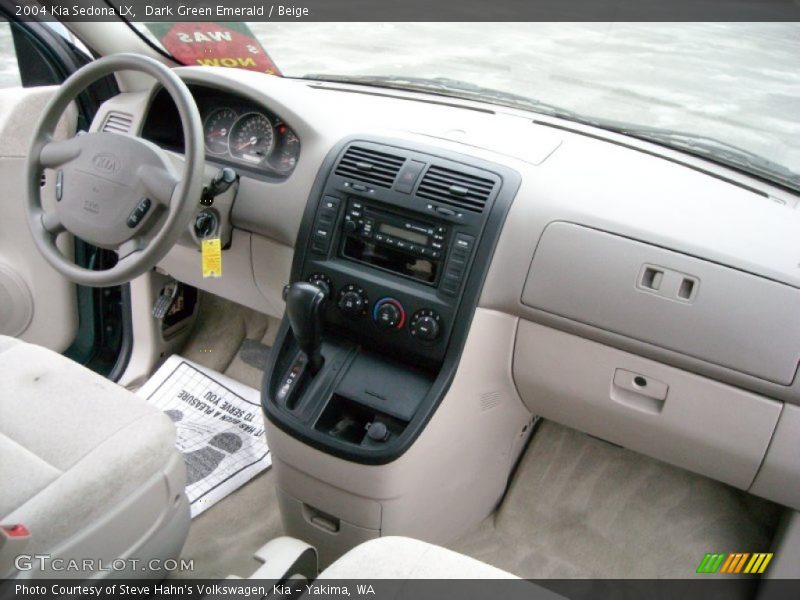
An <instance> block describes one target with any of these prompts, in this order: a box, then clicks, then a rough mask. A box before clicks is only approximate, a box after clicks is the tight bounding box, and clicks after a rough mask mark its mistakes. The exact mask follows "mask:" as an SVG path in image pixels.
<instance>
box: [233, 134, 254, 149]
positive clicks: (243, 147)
mask: <svg viewBox="0 0 800 600" xmlns="http://www.w3.org/2000/svg"><path fill="white" fill-rule="evenodd" d="M257 142H258V138H257V137H256V136H253V137H251V138H250V139H249V140H247V141H246V142H245V143H244V144H242V145H240V146H237V147H236V149H237V150H244V149H245V148H247V147H248V146H255V144H256V143H257Z"/></svg>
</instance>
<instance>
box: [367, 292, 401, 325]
mask: <svg viewBox="0 0 800 600" xmlns="http://www.w3.org/2000/svg"><path fill="white" fill-rule="evenodd" d="M372 319H373V320H374V321H375V322H376V323H377V324H378V327H381V328H382V329H402V328H403V326H404V325H405V324H406V311H405V309H404V308H403V305H402V304H400V301H399V300H395V299H394V298H381V299H380V300H378V301H377V302H376V303H375V308H373V309H372Z"/></svg>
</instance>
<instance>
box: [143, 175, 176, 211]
mask: <svg viewBox="0 0 800 600" xmlns="http://www.w3.org/2000/svg"><path fill="white" fill-rule="evenodd" d="M136 174H137V177H138V178H139V181H141V183H142V185H143V186H144V189H145V190H146V191H147V194H148V196H149V197H150V198H151V199H152V200H155V201H156V202H158V203H159V204H161V205H162V206H164V207H167V208H168V207H169V205H170V203H171V202H172V196H173V195H174V193H175V187H176V186H177V185H178V178H177V177H175V176H174V175H172V173H170V172H168V171H167V170H166V169H163V168H161V167H153V166H150V165H143V166H142V167H140V168H139V169H138V171H137V173H136Z"/></svg>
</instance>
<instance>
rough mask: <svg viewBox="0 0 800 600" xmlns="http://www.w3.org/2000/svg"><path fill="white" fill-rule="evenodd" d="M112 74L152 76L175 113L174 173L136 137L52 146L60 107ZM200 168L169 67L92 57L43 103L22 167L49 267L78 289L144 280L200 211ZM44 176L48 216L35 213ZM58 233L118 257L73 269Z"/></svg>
mask: <svg viewBox="0 0 800 600" xmlns="http://www.w3.org/2000/svg"><path fill="white" fill-rule="evenodd" d="M117 71H139V72H142V73H146V74H148V75H150V76H152V77H154V78H155V79H156V80H157V81H158V82H159V83H160V84H161V85H162V86H163V87H164V89H165V90H166V91H167V92H168V93H169V95H170V96H171V97H172V99H173V101H174V102H175V104H176V106H177V107H178V113H179V114H180V118H181V124H182V125H183V136H184V147H185V161H184V165H183V172H182V173H177V170H176V168H175V166H174V165H173V163H172V162H171V161H170V159H169V156H168V155H167V153H166V152H165V151H163V150H162V149H161V148H159V147H158V146H156V145H155V144H153V143H151V142H148V141H146V140H144V139H142V138H139V137H135V136H133V135H124V134H118V133H106V132H94V133H80V134H78V135H76V136H75V137H72V138H70V139H68V140H65V141H54V140H53V133H54V131H55V129H56V126H57V125H58V122H59V120H60V119H61V115H62V114H63V112H64V110H65V109H66V108H67V106H68V105H69V104H70V103H71V102H72V101H73V100H74V99H75V97H76V96H77V95H78V94H79V93H80V92H82V91H83V90H84V89H86V87H88V86H89V85H91V84H92V83H94V82H95V81H97V80H98V79H100V78H102V77H106V76H108V75H111V74H113V73H116V72H117ZM204 164H205V146H204V142H203V125H202V122H201V120H200V113H199V112H198V110H197V105H196V104H195V101H194V98H193V97H192V94H191V92H189V88H187V87H186V84H185V83H183V81H181V79H180V78H179V77H178V76H177V75H176V74H175V73H173V72H172V71H171V70H170V69H169V68H168V67H166V66H164V65H162V64H161V63H159V62H157V61H155V60H153V59H152V58H148V57H146V56H140V55H137V54H116V55H111V56H107V57H104V58H100V59H98V60H96V61H93V62H91V63H89V64H87V65H86V66H84V67H82V68H81V69H79V70H78V71H76V72H75V73H74V74H72V75H71V76H70V77H69V78H68V79H67V80H66V81H64V83H63V84H62V85H61V87H60V88H59V89H58V91H57V92H56V94H55V96H54V97H53V98H52V100H50V102H49V103H48V105H47V106H46V108H45V109H44V114H43V115H42V117H41V119H40V120H39V123H38V125H37V127H36V131H35V133H34V136H33V142H32V143H31V146H30V150H29V151H28V157H27V163H26V171H25V173H26V178H27V182H26V183H27V194H26V195H27V204H26V211H27V215H28V225H29V227H30V230H31V233H32V235H33V239H34V241H35V243H36V246H37V248H38V249H39V251H40V252H41V253H42V255H43V256H44V258H45V259H46V260H47V261H48V262H49V263H50V264H51V265H52V266H53V268H54V269H55V270H56V271H58V272H59V273H61V274H62V275H64V276H65V277H66V278H67V279H69V280H71V281H74V282H75V283H78V284H81V285H87V286H92V287H105V286H112V285H119V284H121V283H125V282H127V281H130V280H131V279H133V278H135V277H137V276H139V275H141V274H143V273H145V272H147V271H148V270H149V269H151V268H153V267H154V266H155V265H156V264H157V263H158V262H159V261H160V260H161V259H162V258H164V256H165V255H166V254H167V252H169V250H170V248H172V246H173V245H174V244H175V242H176V241H177V239H178V237H179V236H180V235H181V233H182V232H183V231H184V230H185V229H186V227H187V226H188V224H189V221H190V220H191V218H192V217H193V215H194V212H195V209H196V207H197V206H198V204H199V201H200V195H201V192H202V185H203V181H202V176H203V169H204ZM44 169H54V170H56V185H55V189H56V203H55V210H54V211H51V212H47V213H46V212H45V211H44V209H43V207H42V202H41V194H40V187H41V186H40V182H41V176H42V172H43V170H44ZM63 231H68V232H69V233H71V234H72V235H74V236H76V237H78V238H80V239H82V240H84V241H85V242H88V243H90V244H93V245H94V246H98V247H100V248H105V249H108V250H113V251H115V252H116V253H117V257H118V260H117V263H116V264H115V265H114V266H113V267H111V268H110V269H106V270H104V271H93V270H90V269H86V268H83V267H80V266H78V265H76V264H75V263H74V262H72V260H70V259H69V258H67V257H66V256H64V255H63V254H62V253H61V252H60V251H59V249H58V247H57V246H56V237H57V236H58V234H60V233H61V232H63Z"/></svg>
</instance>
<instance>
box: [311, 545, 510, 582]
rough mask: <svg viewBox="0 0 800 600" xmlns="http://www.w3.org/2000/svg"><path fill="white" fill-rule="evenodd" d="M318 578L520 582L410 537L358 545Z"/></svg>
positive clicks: (469, 559) (464, 557)
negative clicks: (496, 580) (511, 580)
mask: <svg viewBox="0 0 800 600" xmlns="http://www.w3.org/2000/svg"><path fill="white" fill-rule="evenodd" d="M318 579H402V580H405V579H517V577H516V576H514V575H512V574H511V573H508V572H506V571H501V570H500V569H497V568H495V567H492V566H491V565H487V564H486V563H484V562H481V561H479V560H475V559H474V558H470V557H469V556H464V555H463V554H459V553H458V552H453V551H452V550H448V549H447V548H442V547H441V546H435V545H433V544H428V543H427V542H422V541H420V540H415V539H412V538H407V537H396V536H389V537H381V538H376V539H374V540H370V541H368V542H364V543H362V544H359V545H358V546H356V547H355V548H353V549H352V550H350V551H349V552H347V553H346V554H345V555H344V556H342V557H341V558H339V559H338V560H337V561H335V562H334V563H332V564H331V565H330V566H329V567H328V568H327V569H325V570H324V571H323V572H322V573H321V574H320V576H319V577H318Z"/></svg>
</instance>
